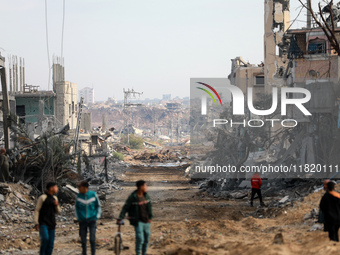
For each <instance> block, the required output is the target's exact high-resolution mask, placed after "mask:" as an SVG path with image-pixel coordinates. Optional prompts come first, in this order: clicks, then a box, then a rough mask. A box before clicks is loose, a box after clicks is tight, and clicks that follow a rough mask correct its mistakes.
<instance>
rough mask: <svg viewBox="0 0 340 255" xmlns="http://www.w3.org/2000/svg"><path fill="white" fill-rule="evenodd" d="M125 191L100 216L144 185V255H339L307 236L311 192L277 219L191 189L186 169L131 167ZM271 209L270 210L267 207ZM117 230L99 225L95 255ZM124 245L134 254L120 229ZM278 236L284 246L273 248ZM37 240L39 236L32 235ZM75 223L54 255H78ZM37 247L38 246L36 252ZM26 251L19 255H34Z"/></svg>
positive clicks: (106, 250)
mask: <svg viewBox="0 0 340 255" xmlns="http://www.w3.org/2000/svg"><path fill="white" fill-rule="evenodd" d="M122 179H123V180H124V183H123V188H124V190H123V191H117V192H115V193H114V194H113V195H112V196H110V197H109V198H108V201H107V202H106V205H105V207H104V216H105V217H113V216H117V215H118V214H119V211H120V209H121V207H122V205H123V203H124V201H125V199H126V198H127V196H128V195H129V194H130V193H131V192H132V191H133V190H134V189H135V187H134V183H135V181H137V180H139V179H144V180H147V181H148V184H149V193H150V196H151V198H152V200H153V205H154V214H155V218H154V220H153V223H152V237H151V242H150V248H149V252H148V254H150V255H156V254H179V255H187V254H196V255H197V254H209V255H210V254H324V253H325V254H329V253H332V254H340V245H339V244H337V243H332V242H330V241H328V238H327V234H326V233H324V232H322V231H315V232H308V230H309V228H310V226H311V224H312V222H305V221H304V220H303V217H304V215H305V214H306V213H308V212H309V211H310V210H311V209H313V208H315V207H317V206H318V203H319V200H320V197H321V195H322V192H320V193H314V194H312V195H310V196H308V197H306V198H305V199H304V201H303V202H299V203H296V204H295V205H294V206H292V207H290V208H286V209H284V210H281V211H277V212H276V216H275V218H270V219H265V218H264V219H261V218H253V217H251V216H249V215H251V214H252V213H254V212H255V211H256V210H258V209H257V208H256V207H254V208H251V207H249V203H248V201H247V199H243V200H235V201H226V200H222V199H215V198H211V197H207V196H206V195H205V194H204V193H200V192H199V190H198V189H197V186H195V185H190V184H189V180H188V179H186V178H185V177H184V169H178V168H160V167H158V168H132V169H129V170H128V171H127V172H126V173H125V174H124V175H123V176H122ZM268 210H269V209H268ZM116 228H117V226H116V225H115V222H114V221H113V220H110V219H107V218H106V219H102V220H100V221H99V225H98V232H97V239H98V252H97V254H99V255H100V254H113V251H112V250H110V247H112V243H113V237H114V234H115V232H116ZM123 232H124V242H125V245H127V246H129V247H130V250H127V251H124V253H123V254H126V255H129V254H134V230H133V227H131V226H130V225H129V224H127V225H126V226H124V228H123ZM277 233H282V235H283V239H284V243H283V244H273V239H274V236H275V235H276V234H277ZM32 235H33V236H35V237H34V239H35V240H36V242H38V234H37V233H36V232H35V233H34V234H32ZM77 238H78V228H77V225H76V224H71V225H66V226H64V227H61V228H60V227H59V228H58V229H57V237H56V244H55V252H54V254H81V253H80V244H79V243H78V242H77ZM37 249H38V248H37ZM37 249H35V250H32V249H30V250H24V251H22V252H21V253H18V254H37Z"/></svg>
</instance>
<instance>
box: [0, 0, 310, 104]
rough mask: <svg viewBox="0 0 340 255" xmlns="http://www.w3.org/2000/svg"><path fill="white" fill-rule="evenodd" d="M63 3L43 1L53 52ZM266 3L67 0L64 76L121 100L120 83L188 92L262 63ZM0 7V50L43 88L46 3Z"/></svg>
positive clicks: (147, 90) (2, 2) (155, 92)
mask: <svg viewBox="0 0 340 255" xmlns="http://www.w3.org/2000/svg"><path fill="white" fill-rule="evenodd" d="M62 2H63V1H62V0H47V4H48V32H49V48H50V55H51V56H52V55H53V54H54V55H60V54H61V53H60V52H61V27H62ZM263 2H264V1H263V0H243V1H236V0H171V1H170V0H143V1H141V0H66V18H65V33H64V58H65V68H66V71H65V72H66V80H68V81H71V82H75V83H77V84H78V89H79V88H83V87H87V86H89V87H92V86H93V87H94V88H95V97H96V100H105V99H107V97H112V96H114V97H116V98H118V99H121V98H122V97H123V88H134V89H135V90H137V91H142V92H144V98H155V97H158V98H159V97H161V96H162V94H168V93H169V94H172V95H173V96H180V97H184V96H189V88H190V78H191V77H227V75H228V74H229V73H230V59H231V58H234V57H236V56H243V57H244V59H245V60H249V61H250V62H251V63H260V61H262V59H263V27H264V25H263V20H264V17H263V16H264V15H263V14H264V6H263V5H264V4H263ZM298 6H299V3H298V0H292V1H291V10H292V19H293V18H294V17H295V16H296V14H297V11H298V10H296V8H297V7H298ZM0 10H1V20H2V26H1V35H2V36H1V39H0V51H1V52H2V55H5V56H6V55H7V54H14V55H17V56H18V57H24V58H25V62H26V83H28V84H33V85H39V86H41V89H47V87H48V63H47V51H46V37H45V36H46V33H45V1H44V0H15V1H14V0H0ZM304 19H305V15H304V14H302V15H301V16H300V18H299V20H304ZM301 24H302V23H301ZM295 25H299V23H298V22H297V23H296V24H295Z"/></svg>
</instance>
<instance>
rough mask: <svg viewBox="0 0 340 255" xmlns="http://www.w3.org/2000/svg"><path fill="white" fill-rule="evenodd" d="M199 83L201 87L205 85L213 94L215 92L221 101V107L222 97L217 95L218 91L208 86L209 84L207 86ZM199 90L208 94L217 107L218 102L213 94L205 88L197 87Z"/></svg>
mask: <svg viewBox="0 0 340 255" xmlns="http://www.w3.org/2000/svg"><path fill="white" fill-rule="evenodd" d="M197 83H198V84H201V85H203V86H206V87H207V88H209V89H210V90H211V91H212V92H214V93H215V95H216V96H217V98H218V100H219V101H220V104H221V106H222V100H221V97H220V95H219V94H218V93H217V91H216V90H215V89H214V88H213V87H211V86H210V85H208V84H206V83H203V82H197ZM197 88H198V89H200V90H203V91H204V92H206V93H207V94H208V95H209V96H210V97H211V98H212V100H213V101H214V103H215V105H217V103H216V100H215V98H214V96H213V94H212V93H211V92H210V91H209V90H207V89H204V88H201V87H197Z"/></svg>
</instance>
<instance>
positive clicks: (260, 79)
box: [255, 75, 264, 86]
mask: <svg viewBox="0 0 340 255" xmlns="http://www.w3.org/2000/svg"><path fill="white" fill-rule="evenodd" d="M255 85H260V86H261V85H264V75H257V76H255Z"/></svg>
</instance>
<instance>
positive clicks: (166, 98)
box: [163, 94, 171, 101]
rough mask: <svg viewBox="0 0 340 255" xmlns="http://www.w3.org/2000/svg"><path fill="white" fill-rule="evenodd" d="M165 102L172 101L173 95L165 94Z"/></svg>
mask: <svg viewBox="0 0 340 255" xmlns="http://www.w3.org/2000/svg"><path fill="white" fill-rule="evenodd" d="M163 100H166V101H168V100H171V94H164V95H163Z"/></svg>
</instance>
